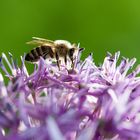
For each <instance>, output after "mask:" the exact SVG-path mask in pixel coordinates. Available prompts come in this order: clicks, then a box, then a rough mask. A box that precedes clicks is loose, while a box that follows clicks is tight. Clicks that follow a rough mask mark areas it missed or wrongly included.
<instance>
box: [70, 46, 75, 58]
mask: <svg viewBox="0 0 140 140" xmlns="http://www.w3.org/2000/svg"><path fill="white" fill-rule="evenodd" d="M74 50H75V49H74V48H72V49H70V50H69V56H73V53H74Z"/></svg>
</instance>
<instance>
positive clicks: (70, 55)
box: [68, 48, 75, 69]
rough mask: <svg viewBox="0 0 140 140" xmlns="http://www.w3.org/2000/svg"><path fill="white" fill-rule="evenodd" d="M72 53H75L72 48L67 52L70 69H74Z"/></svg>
mask: <svg viewBox="0 0 140 140" xmlns="http://www.w3.org/2000/svg"><path fill="white" fill-rule="evenodd" d="M74 51H75V49H74V48H72V49H70V50H69V53H68V54H69V58H70V60H71V63H72V69H74V61H73V54H74Z"/></svg>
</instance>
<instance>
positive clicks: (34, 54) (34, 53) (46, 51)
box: [25, 46, 53, 62]
mask: <svg viewBox="0 0 140 140" xmlns="http://www.w3.org/2000/svg"><path fill="white" fill-rule="evenodd" d="M40 56H41V57H43V58H44V59H46V58H47V57H51V58H53V51H52V48H51V47H50V46H40V47H37V48H35V49H33V50H31V52H29V53H28V54H27V55H26V56H25V60H26V61H30V62H36V61H38V60H39V58H40Z"/></svg>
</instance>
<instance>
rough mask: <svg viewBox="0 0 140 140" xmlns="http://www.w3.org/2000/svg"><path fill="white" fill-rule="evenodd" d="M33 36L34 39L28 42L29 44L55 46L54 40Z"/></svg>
mask: <svg viewBox="0 0 140 140" xmlns="http://www.w3.org/2000/svg"><path fill="white" fill-rule="evenodd" d="M32 38H33V40H32V41H29V42H27V44H31V45H37V46H41V45H50V46H54V41H52V40H47V39H44V38H38V37H32Z"/></svg>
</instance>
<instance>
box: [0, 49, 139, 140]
mask: <svg viewBox="0 0 140 140" xmlns="http://www.w3.org/2000/svg"><path fill="white" fill-rule="evenodd" d="M80 55H81V53H80V52H79V54H78V55H77V58H76V59H75V65H74V69H73V70H70V69H69V68H68V67H67V66H65V65H64V66H61V70H60V71H59V69H58V67H57V65H56V64H55V63H53V62H46V61H45V60H44V59H43V58H40V60H39V62H38V64H35V67H34V71H33V73H32V74H29V73H28V70H27V68H26V66H25V61H24V57H21V62H22V65H21V66H18V65H17V63H16V62H15V61H14V59H13V56H12V55H11V54H9V56H10V57H9V59H8V58H7V57H6V55H5V54H2V57H1V59H0V67H1V69H2V70H3V71H4V72H5V76H7V77H8V78H9V82H8V84H7V85H5V84H4V80H3V76H2V74H0V139H1V140H85V139H86V140H128V139H129V140H139V139H140V77H139V76H138V74H139V72H140V67H139V66H137V67H136V68H135V69H134V70H133V71H132V72H128V71H129V70H130V69H131V68H132V67H133V65H134V63H135V61H136V59H135V58H134V59H131V60H129V59H126V58H122V60H121V62H120V64H118V59H119V55H120V52H117V53H115V55H111V54H110V53H108V54H107V56H106V57H105V59H104V62H103V64H102V65H100V66H96V65H95V63H94V61H93V59H92V54H90V55H89V56H88V57H87V58H86V59H85V60H84V61H82V60H80ZM5 65H7V66H8V67H6V66H5Z"/></svg>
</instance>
